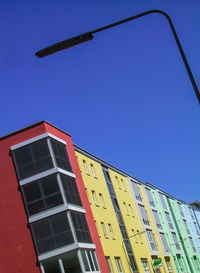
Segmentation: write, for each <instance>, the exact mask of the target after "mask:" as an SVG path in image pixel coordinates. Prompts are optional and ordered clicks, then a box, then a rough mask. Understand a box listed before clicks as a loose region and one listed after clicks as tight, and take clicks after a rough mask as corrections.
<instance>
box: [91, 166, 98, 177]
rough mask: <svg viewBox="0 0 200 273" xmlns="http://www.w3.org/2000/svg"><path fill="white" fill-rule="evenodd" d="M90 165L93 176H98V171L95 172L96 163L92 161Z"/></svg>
mask: <svg viewBox="0 0 200 273" xmlns="http://www.w3.org/2000/svg"><path fill="white" fill-rule="evenodd" d="M90 167H91V170H92V174H93V176H94V177H95V178H96V177H97V176H96V172H95V169H94V165H93V164H92V163H90Z"/></svg>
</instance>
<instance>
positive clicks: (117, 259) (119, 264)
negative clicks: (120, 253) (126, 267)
mask: <svg viewBox="0 0 200 273" xmlns="http://www.w3.org/2000/svg"><path fill="white" fill-rule="evenodd" d="M115 263H116V266H117V270H118V272H119V273H124V271H123V267H122V263H121V260H120V257H115Z"/></svg>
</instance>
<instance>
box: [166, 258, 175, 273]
mask: <svg viewBox="0 0 200 273" xmlns="http://www.w3.org/2000/svg"><path fill="white" fill-rule="evenodd" d="M165 262H166V265H167V269H168V271H169V273H173V271H172V267H171V263H170V259H169V258H165Z"/></svg>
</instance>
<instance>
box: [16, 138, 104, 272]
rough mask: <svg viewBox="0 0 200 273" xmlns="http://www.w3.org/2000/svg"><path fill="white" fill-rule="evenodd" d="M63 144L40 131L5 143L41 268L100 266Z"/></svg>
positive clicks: (90, 269)
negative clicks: (17, 140)
mask: <svg viewBox="0 0 200 273" xmlns="http://www.w3.org/2000/svg"><path fill="white" fill-rule="evenodd" d="M66 145H67V143H66V142H65V141H63V140H62V139H59V138H58V137H56V136H53V135H52V134H50V133H45V134H43V135H40V136H37V137H35V138H32V139H29V140H27V141H25V142H22V143H20V144H17V145H15V146H13V147H11V150H12V155H13V159H14V164H15V168H16V171H17V175H18V178H19V185H20V189H21V192H22V196H23V200H24V205H25V208H26V212H27V216H28V221H29V224H30V229H31V233H32V238H33V241H34V245H35V248H36V252H37V255H38V260H39V261H40V266H41V270H42V272H43V273H55V272H57V273H64V272H65V273H69V272H85V271H88V272H100V269H99V265H98V261H97V258H96V254H95V251H94V250H93V249H94V248H95V246H94V245H93V242H92V239H91V236H90V231H89V228H88V224H87V221H86V217H85V210H84V208H83V207H82V202H81V199H80V195H79V191H78V187H77V183H76V176H75V174H74V173H73V172H72V168H71V164H70V161H69V157H68V154H67V149H66ZM82 247H84V248H87V247H88V248H89V250H88V249H84V250H83V249H82ZM58 253H59V255H58ZM84 267H85V271H84Z"/></svg>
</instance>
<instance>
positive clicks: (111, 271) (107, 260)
mask: <svg viewBox="0 0 200 273" xmlns="http://www.w3.org/2000/svg"><path fill="white" fill-rule="evenodd" d="M106 262H107V266H108V271H109V273H113V269H112V265H111V261H110V257H106Z"/></svg>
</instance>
